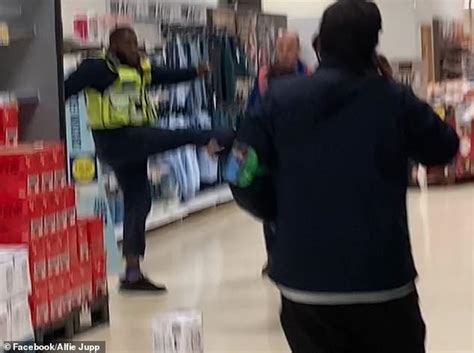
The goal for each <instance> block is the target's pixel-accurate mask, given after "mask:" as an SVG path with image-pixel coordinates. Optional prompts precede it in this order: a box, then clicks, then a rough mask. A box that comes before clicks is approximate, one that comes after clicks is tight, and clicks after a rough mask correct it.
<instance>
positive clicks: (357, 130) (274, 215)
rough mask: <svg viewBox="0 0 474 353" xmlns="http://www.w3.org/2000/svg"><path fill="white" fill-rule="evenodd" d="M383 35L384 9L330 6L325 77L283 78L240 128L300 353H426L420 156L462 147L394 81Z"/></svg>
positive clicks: (252, 189) (321, 46)
mask: <svg viewBox="0 0 474 353" xmlns="http://www.w3.org/2000/svg"><path fill="white" fill-rule="evenodd" d="M381 29H382V20H381V15H380V12H379V10H378V8H377V5H375V4H374V3H372V2H365V1H355V0H344V1H343V0H340V1H338V2H336V3H334V4H333V5H331V6H329V7H328V8H327V9H326V11H325V12H324V14H323V17H322V22H321V26H320V31H319V39H318V41H319V42H318V45H317V48H318V51H319V57H320V58H321V64H320V66H319V68H318V70H317V71H316V73H315V74H314V75H313V76H311V77H294V78H288V79H282V80H279V81H278V82H275V83H274V84H272V85H271V87H270V89H269V91H268V92H267V93H266V95H265V97H264V100H263V103H262V104H261V106H260V108H259V109H257V110H254V111H252V112H251V113H249V115H250V116H249V117H248V118H247V119H246V120H245V123H244V124H243V125H242V127H241V129H240V131H239V133H238V137H237V142H236V145H235V146H236V147H235V148H234V153H235V155H236V156H240V158H241V159H242V161H243V164H245V161H246V160H247V158H248V155H249V151H255V152H256V154H257V156H258V162H259V164H260V166H261V167H260V168H254V170H259V173H258V174H255V175H254V180H253V182H252V184H251V185H250V186H249V187H239V186H235V185H234V186H233V192H234V195H235V196H236V200H237V201H238V203H239V204H240V205H243V206H244V207H245V208H246V209H248V210H249V211H251V212H252V213H253V214H254V215H261V218H263V219H264V220H265V221H267V222H275V224H276V227H275V231H276V236H275V242H274V244H273V246H272V248H271V258H272V266H271V268H270V277H271V278H272V279H273V280H274V281H275V283H276V284H277V285H278V287H279V289H280V291H281V295H282V311H281V321H282V325H283V328H284V331H285V334H286V336H287V339H288V342H289V344H290V346H291V349H292V351H293V352H294V353H313V352H321V353H340V352H361V353H362V352H363V353H381V352H383V353H400V352H404V353H423V352H425V347H424V341H425V324H424V322H423V318H422V316H421V313H420V308H419V304H418V294H417V290H416V286H415V280H416V276H417V273H416V269H415V265H414V261H413V257H412V253H411V246H410V237H409V230H408V221H407V208H406V192H407V178H406V175H407V162H408V157H412V158H413V159H415V160H417V161H418V162H420V163H422V164H425V165H438V164H441V165H442V164H445V163H448V162H449V161H451V159H452V158H453V157H454V156H455V155H456V153H457V150H458V146H459V139H458V136H457V134H456V131H454V130H453V129H452V128H451V127H450V126H449V125H447V124H446V123H444V122H443V121H442V120H441V119H440V118H439V117H438V116H437V115H436V114H435V112H434V111H433V110H432V108H431V107H430V106H429V105H428V104H427V103H425V102H423V101H421V100H419V99H418V98H417V97H416V96H415V95H414V94H413V93H412V91H411V90H410V89H409V88H406V87H404V86H402V85H400V84H397V83H395V82H394V81H393V80H391V79H387V78H386V77H385V75H381V71H382V70H381V68H380V67H378V65H376V63H377V59H376V47H377V45H378V40H379V32H380V31H381ZM254 160H255V158H254ZM262 171H265V172H266V174H263V173H262ZM246 177H247V180H249V179H250V177H249V176H248V175H246ZM264 178H266V179H264ZM261 180H266V181H265V182H261ZM272 193H273V194H274V195H273V196H272ZM274 200H276V201H274Z"/></svg>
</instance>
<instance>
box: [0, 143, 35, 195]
mask: <svg viewBox="0 0 474 353" xmlns="http://www.w3.org/2000/svg"><path fill="white" fill-rule="evenodd" d="M40 174H41V156H40V154H39V152H38V151H37V150H35V149H34V148H32V147H31V146H30V145H20V146H18V147H15V148H12V147H8V148H2V149H1V150H0V194H3V195H9V196H12V197H19V198H22V199H23V198H27V197H30V196H33V195H38V194H39V193H40V187H41V183H40Z"/></svg>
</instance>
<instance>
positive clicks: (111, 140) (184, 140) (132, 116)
mask: <svg viewBox="0 0 474 353" xmlns="http://www.w3.org/2000/svg"><path fill="white" fill-rule="evenodd" d="M208 73H209V67H208V65H205V64H203V65H200V66H199V67H198V68H196V69H186V70H168V69H162V68H156V67H152V66H151V64H150V61H149V60H148V59H146V58H144V57H142V56H141V55H140V53H139V50H138V41H137V36H136V34H135V32H134V31H133V30H132V29H131V28H128V27H122V28H117V29H116V30H114V31H113V32H112V33H111V35H110V46H109V50H108V51H107V55H106V56H105V57H104V58H103V59H90V60H85V61H84V62H83V63H82V64H81V65H80V66H79V68H78V69H77V71H76V72H74V73H72V74H71V75H70V76H69V78H68V79H67V80H66V82H65V96H66V99H68V98H69V97H71V96H72V95H75V94H77V93H79V92H81V91H84V93H85V96H86V102H87V111H88V122H89V125H90V127H91V129H92V133H93V137H94V141H95V145H96V150H97V154H98V156H99V158H100V159H101V160H102V161H104V162H105V163H106V164H108V165H110V166H111V167H112V169H113V171H114V173H115V175H116V177H117V180H118V183H119V185H120V188H121V189H122V192H123V195H124V202H125V210H124V211H125V214H124V229H123V256H124V258H125V262H126V270H125V276H124V278H123V279H122V280H121V282H120V289H121V290H124V291H152V292H164V291H166V287H165V286H164V285H159V284H154V283H152V282H151V281H150V280H148V279H147V278H146V277H145V276H144V275H143V274H142V272H141V269H140V261H141V258H142V257H143V256H144V254H145V221H146V218H147V215H148V213H149V212H150V209H151V191H150V184H149V181H148V175H147V162H148V157H149V156H151V155H154V154H157V153H160V152H164V151H167V150H171V149H175V148H178V147H180V146H184V145H187V144H194V145H197V146H205V145H207V146H208V151H209V153H210V154H215V153H217V152H219V151H220V150H221V149H223V148H225V147H230V145H232V142H233V137H234V134H233V132H232V131H230V130H229V131H224V130H221V131H187V130H163V129H158V128H155V127H153V122H154V119H155V112H154V109H153V106H152V104H151V103H150V101H149V97H148V93H147V89H148V88H149V87H150V86H153V85H162V84H173V83H179V82H183V81H189V80H193V79H195V78H197V77H199V76H204V75H207V74H208Z"/></svg>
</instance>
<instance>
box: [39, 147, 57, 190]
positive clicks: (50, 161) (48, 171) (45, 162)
mask: <svg viewBox="0 0 474 353" xmlns="http://www.w3.org/2000/svg"><path fill="white" fill-rule="evenodd" d="M37 146H38V147H37V148H38V149H39V150H40V152H39V154H40V161H41V175H40V179H41V192H44V193H47V192H53V191H54V189H55V185H54V156H53V149H52V148H51V147H50V146H45V145H42V144H39V145H37Z"/></svg>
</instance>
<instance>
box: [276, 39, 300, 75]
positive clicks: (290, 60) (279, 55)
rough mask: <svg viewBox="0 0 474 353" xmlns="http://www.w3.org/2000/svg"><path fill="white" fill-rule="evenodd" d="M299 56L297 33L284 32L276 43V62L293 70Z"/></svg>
mask: <svg viewBox="0 0 474 353" xmlns="http://www.w3.org/2000/svg"><path fill="white" fill-rule="evenodd" d="M299 55H300V38H299V36H298V33H295V32H285V33H283V34H282V35H281V36H280V37H278V39H277V42H276V62H277V63H278V64H279V65H281V66H283V67H287V68H295V67H296V65H297V64H298V58H299Z"/></svg>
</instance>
